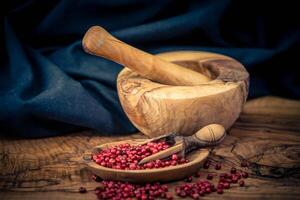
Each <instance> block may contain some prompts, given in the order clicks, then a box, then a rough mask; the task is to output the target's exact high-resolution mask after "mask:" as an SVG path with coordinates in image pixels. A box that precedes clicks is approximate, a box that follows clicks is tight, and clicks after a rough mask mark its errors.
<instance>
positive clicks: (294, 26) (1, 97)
mask: <svg viewBox="0 0 300 200" xmlns="http://www.w3.org/2000/svg"><path fill="white" fill-rule="evenodd" d="M4 2H5V1H4ZM268 2H269V3H266V1H265V3H264V4H263V3H262V2H261V1H225V0H224V1H223V0H217V1H200V0H198V1H182V0H178V1H175V0H174V1H171V0H157V1H141V0H127V1H121V0H105V1H96V0H82V1H78V0H73V1H68V0H66V1H55V0H51V1H33V0H32V1H28V0H27V1H25V0H24V1H6V3H3V8H4V20H3V24H2V27H3V31H2V35H1V43H0V44H1V47H0V49H1V50H0V51H1V54H0V55H1V65H0V129H1V134H8V135H15V136H21V137H45V136H54V135H59V134H63V133H67V132H70V131H75V130H78V129H80V128H91V129H96V130H97V132H98V133H108V134H115V133H129V132H133V131H135V129H134V127H133V126H132V125H131V123H130V122H129V121H128V119H127V117H126V116H125V115H124V113H123V111H122V108H121V107H120V104H119V101H118V97H117V93H116V85H115V81H116V76H117V74H118V72H119V71H120V70H121V68H122V67H121V66H119V65H117V64H114V63H112V62H110V61H107V60H103V59H101V58H98V57H94V56H91V55H87V54H86V53H84V52H83V50H82V47H81V39H82V37H83V35H84V33H85V31H86V30H87V29H88V28H89V27H90V26H92V25H100V26H103V27H105V28H106V29H108V30H109V31H110V32H111V33H112V34H113V35H115V36H116V37H118V38H120V39H121V40H123V41H125V42H127V43H129V44H132V45H133V46H136V47H138V48H141V49H143V50H145V51H149V52H151V53H158V52H164V51H171V50H205V51H212V52H217V53H222V54H225V55H229V56H231V57H234V58H236V59H237V60H239V61H240V62H241V63H243V64H244V65H245V67H246V68H247V70H248V71H249V72H250V75H251V80H250V96H249V98H255V97H259V96H264V95H276V96H282V97H286V98H294V99H299V97H300V83H299V82H300V79H299V73H298V72H297V70H298V68H299V64H298V60H299V58H298V57H299V56H300V55H299V41H300V28H299V27H300V26H299V19H300V17H299V9H298V8H299V7H298V6H297V5H296V4H297V2H296V1H280V2H279V3H276V2H273V1H268ZM1 7H2V6H1Z"/></svg>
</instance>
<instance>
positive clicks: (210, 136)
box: [139, 124, 226, 164]
mask: <svg viewBox="0 0 300 200" xmlns="http://www.w3.org/2000/svg"><path fill="white" fill-rule="evenodd" d="M225 136H226V131H225V128H224V127H223V126H222V125H219V124H210V125H207V126H205V127H203V128H201V129H200V130H199V131H197V132H196V133H195V134H194V135H192V136H187V137H183V139H182V140H181V141H179V142H177V143H176V144H175V145H173V146H172V147H170V148H168V149H165V150H163V151H160V152H158V153H156V154H153V155H151V156H148V157H146V158H144V159H142V160H141V161H140V162H139V164H144V163H147V162H150V161H153V160H157V159H163V158H167V157H169V156H171V155H172V154H176V153H178V152H189V151H191V150H193V149H197V148H205V147H210V146H215V145H217V144H219V143H220V142H221V141H222V140H223V139H224V138H225Z"/></svg>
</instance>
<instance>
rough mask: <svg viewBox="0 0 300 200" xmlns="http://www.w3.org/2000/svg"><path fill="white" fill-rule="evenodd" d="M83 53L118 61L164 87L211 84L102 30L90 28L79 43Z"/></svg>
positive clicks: (198, 75) (192, 72) (201, 76)
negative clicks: (162, 84) (165, 85)
mask: <svg viewBox="0 0 300 200" xmlns="http://www.w3.org/2000/svg"><path fill="white" fill-rule="evenodd" d="M82 46H83V48H84V50H85V51H86V52H88V53H90V54H93V55H97V56H101V57H104V58H106V59H109V60H111V61H114V62H117V63H119V64H121V65H123V66H126V67H128V68H130V69H131V70H134V71H135V72H137V73H138V74H140V75H141V76H143V77H146V78H148V79H150V80H153V81H156V82H159V83H164V84H167V85H199V84H202V83H205V82H208V81H210V79H209V78H208V77H207V76H204V75H202V74H201V73H196V72H195V71H193V70H190V69H187V68H183V67H181V66H179V65H176V64H174V63H170V62H167V61H165V60H163V59H161V58H159V57H157V56H153V55H151V54H149V53H146V52H144V51H142V50H139V49H137V48H134V47H132V46H130V45H128V44H126V43H124V42H122V41H120V40H118V39H117V38H115V37H114V36H112V35H111V34H109V33H108V32H107V31H106V30H104V29H103V28H102V27H100V26H93V27H91V28H90V29H89V30H88V31H87V32H86V34H85V36H84V38H83V40H82Z"/></svg>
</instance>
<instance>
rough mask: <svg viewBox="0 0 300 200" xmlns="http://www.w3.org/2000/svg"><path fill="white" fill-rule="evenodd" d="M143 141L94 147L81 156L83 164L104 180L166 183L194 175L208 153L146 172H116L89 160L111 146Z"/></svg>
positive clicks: (112, 143) (137, 142)
mask: <svg viewBox="0 0 300 200" xmlns="http://www.w3.org/2000/svg"><path fill="white" fill-rule="evenodd" d="M143 141H145V140H143V139H136V140H126V141H122V142H111V143H106V144H102V145H99V146H96V147H95V148H94V149H93V150H92V151H91V152H90V153H88V154H85V155H84V156H83V160H84V163H85V164H86V165H87V168H88V169H89V170H90V171H91V172H93V173H94V174H96V175H97V176H99V177H101V178H102V179H104V180H117V181H128V182H136V183H146V182H147V183H148V182H156V181H159V182H168V181H174V180H180V179H184V178H186V177H188V176H191V175H192V174H194V173H196V172H197V171H198V170H199V168H200V167H201V166H202V163H203V161H204V160H205V159H206V158H207V156H208V154H209V151H208V150H207V149H198V150H195V151H193V152H191V153H189V154H188V155H187V159H188V160H189V162H188V163H185V164H181V165H177V166H170V167H165V168H160V169H147V170H118V169H112V168H107V167H102V166H101V165H98V164H96V163H95V162H94V161H93V160H92V159H91V154H92V153H95V152H99V151H101V149H106V148H109V147H111V146H116V145H118V144H121V143H130V144H132V145H138V144H140V143H141V142H143Z"/></svg>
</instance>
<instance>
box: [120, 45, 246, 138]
mask: <svg viewBox="0 0 300 200" xmlns="http://www.w3.org/2000/svg"><path fill="white" fill-rule="evenodd" d="M157 56H159V57H161V58H163V59H164V60H166V61H169V62H174V63H176V64H179V65H181V66H184V67H187V68H190V69H193V70H195V71H198V72H201V73H202V74H205V75H207V76H208V77H210V78H211V79H212V81H209V82H206V83H203V84H200V85H195V86H171V85H165V84H161V83H156V82H153V81H150V80H148V79H146V78H143V77H142V76H140V75H138V74H137V73H136V72H134V71H132V70H130V69H128V68H124V69H123V70H122V71H121V72H120V73H119V75H118V79H117V88H118V94H119V98H120V102H121V104H122V107H123V109H124V111H125V113H126V114H127V116H128V118H129V119H130V121H131V122H132V123H133V124H134V125H135V127H137V128H138V129H139V130H140V131H141V132H142V133H144V134H146V135H148V136H150V137H154V136H158V135H163V134H167V133H170V132H178V133H181V134H183V135H192V134H193V133H195V132H196V131H197V130H199V129H200V128H201V127H203V126H206V125H208V124H213V123H214V124H221V125H223V126H224V127H225V128H226V129H228V128H229V127H230V126H232V124H233V123H234V122H235V120H236V119H237V118H238V117H239V114H240V113H241V111H242V108H243V105H244V104H245V102H246V99H247V95H248V88H249V74H248V72H247V71H246V70H245V68H244V67H243V65H242V64H241V63H239V62H238V61H236V60H234V59H232V58H230V57H227V56H223V55H220V54H214V53H208V52H196V51H178V52H168V53H162V54H158V55H157ZM183 76H184V74H183Z"/></svg>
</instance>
